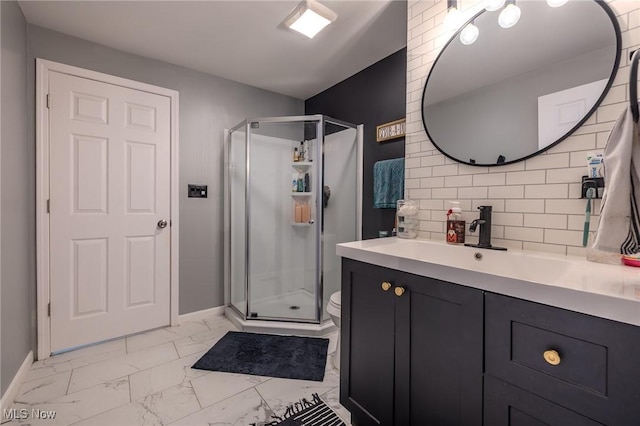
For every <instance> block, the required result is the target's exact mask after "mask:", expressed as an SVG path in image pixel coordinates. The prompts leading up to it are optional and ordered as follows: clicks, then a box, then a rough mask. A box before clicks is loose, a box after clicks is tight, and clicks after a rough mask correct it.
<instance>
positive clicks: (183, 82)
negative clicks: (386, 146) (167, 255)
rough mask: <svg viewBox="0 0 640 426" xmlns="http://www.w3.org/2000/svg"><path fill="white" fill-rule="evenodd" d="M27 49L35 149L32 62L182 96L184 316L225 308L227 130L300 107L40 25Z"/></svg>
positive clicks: (301, 105) (31, 30) (293, 112)
mask: <svg viewBox="0 0 640 426" xmlns="http://www.w3.org/2000/svg"><path fill="white" fill-rule="evenodd" d="M28 44H29V50H28V81H29V94H28V99H29V105H28V108H29V126H30V129H29V131H30V134H29V135H30V138H29V141H30V145H33V144H34V143H35V136H34V129H35V113H34V96H35V88H34V82H35V58H43V59H48V60H52V61H56V62H61V63H64V64H68V65H74V66H77V67H81V68H86V69H90V70H95V71H99V72H103V73H107V74H112V75H115V76H119V77H124V78H128V79H132V80H137V81H142V82H145V83H149V84H154V85H157V86H161V87H166V88H169V89H174V90H178V91H179V92H180V153H179V156H180V313H181V314H185V313H189V312H194V311H198V310H202V309H207V308H211V307H215V306H220V305H222V304H223V303H224V288H223V281H224V280H223V274H224V270H223V259H224V256H223V236H224V234H223V232H224V230H223V187H222V182H223V139H224V134H223V133H224V129H225V128H231V127H233V126H235V125H236V124H238V123H239V122H240V121H242V120H244V119H245V118H247V117H260V116H280V115H302V114H303V113H304V103H303V101H301V100H298V99H294V98H291V97H288V96H283V95H279V94H276V93H273V92H268V91H265V90H262V89H257V88H255V87H252V86H247V85H244V84H240V83H236V82H233V81H230V80H226V79H223V78H219V77H214V76H211V75H208V74H203V73H200V72H196V71H193V70H190V69H187V68H184V67H180V66H176V65H172V64H169V63H166V62H161V61H156V60H153V59H148V58H144V57H141V56H137V55H133V54H130V53H126V52H123V51H119V50H115V49H111V48H109V47H106V46H103V45H99V44H96V43H92V42H89V41H87V40H82V39H79V38H75V37H71V36H67V35H64V34H61V33H57V32H54V31H51V30H47V29H45V28H41V27H38V26H33V25H29V26H28ZM32 161H33V160H32ZM31 168H32V166H31ZM189 183H195V184H206V185H208V186H209V198H207V199H194V198H187V184H189Z"/></svg>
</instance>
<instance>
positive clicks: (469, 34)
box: [460, 21, 480, 46]
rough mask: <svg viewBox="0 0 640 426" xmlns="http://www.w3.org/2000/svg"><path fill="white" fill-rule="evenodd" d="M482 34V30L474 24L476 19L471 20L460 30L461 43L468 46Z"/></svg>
mask: <svg viewBox="0 0 640 426" xmlns="http://www.w3.org/2000/svg"><path fill="white" fill-rule="evenodd" d="M478 35H480V30H479V29H478V27H476V26H475V25H474V21H471V22H469V23H468V24H467V25H466V26H465V27H464V29H463V30H462V31H461V32H460V43H462V44H464V45H465V46H468V45H470V44H473V43H475V41H476V40H477V39H478Z"/></svg>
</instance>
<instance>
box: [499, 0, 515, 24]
mask: <svg viewBox="0 0 640 426" xmlns="http://www.w3.org/2000/svg"><path fill="white" fill-rule="evenodd" d="M520 13H521V12H520V8H519V7H518V6H516V5H515V4H513V3H511V4H508V5H507V7H505V8H504V9H503V10H502V12H500V16H498V24H500V26H501V27H502V28H511V27H513V26H514V25H515V24H517V23H518V20H519V19H520Z"/></svg>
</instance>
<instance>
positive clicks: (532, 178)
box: [507, 170, 545, 185]
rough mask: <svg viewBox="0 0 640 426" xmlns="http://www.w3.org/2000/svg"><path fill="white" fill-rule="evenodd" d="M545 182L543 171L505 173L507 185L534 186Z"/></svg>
mask: <svg viewBox="0 0 640 426" xmlns="http://www.w3.org/2000/svg"><path fill="white" fill-rule="evenodd" d="M544 182H545V172H544V170H535V171H527V172H510V173H507V185H522V184H529V185H531V184H535V183H544Z"/></svg>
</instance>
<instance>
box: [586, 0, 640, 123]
mask: <svg viewBox="0 0 640 426" xmlns="http://www.w3.org/2000/svg"><path fill="white" fill-rule="evenodd" d="M638 10H640V9H638ZM626 101H627V87H626V86H616V87H612V88H610V89H609V93H607V95H606V96H605V97H604V100H603V101H602V104H601V105H611V104H615V103H619V102H626ZM594 115H595V114H594Z"/></svg>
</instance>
